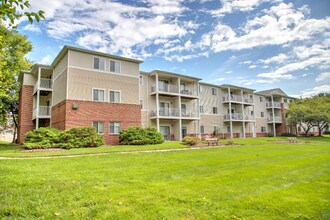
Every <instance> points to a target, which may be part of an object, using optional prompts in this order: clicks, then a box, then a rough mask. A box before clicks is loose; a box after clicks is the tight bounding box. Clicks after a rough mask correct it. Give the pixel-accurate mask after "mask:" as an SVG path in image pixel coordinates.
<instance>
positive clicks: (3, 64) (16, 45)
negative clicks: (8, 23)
mask: <svg viewBox="0 0 330 220" xmlns="http://www.w3.org/2000/svg"><path fill="white" fill-rule="evenodd" d="M31 50H32V45H31V43H30V42H29V41H28V40H27V37H26V36H23V35H21V34H19V33H18V32H17V31H15V30H8V29H7V28H5V27H4V26H1V25H0V51H1V53H0V113H1V120H2V123H3V122H6V120H7V118H8V115H9V116H11V117H12V118H13V122H14V124H15V131H16V129H17V113H18V112H17V109H18V93H19V85H18V82H17V79H18V75H19V73H20V71H21V70H23V69H30V67H31V63H30V62H29V61H28V60H26V59H25V58H24V56H25V55H26V54H27V53H28V52H30V51H31ZM14 138H15V137H14Z"/></svg>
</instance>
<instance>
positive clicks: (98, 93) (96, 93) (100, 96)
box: [93, 89, 104, 102]
mask: <svg viewBox="0 0 330 220" xmlns="http://www.w3.org/2000/svg"><path fill="white" fill-rule="evenodd" d="M93 101H98V102H104V90H103V89H93Z"/></svg>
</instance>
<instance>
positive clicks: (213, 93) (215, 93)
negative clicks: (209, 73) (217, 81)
mask: <svg viewBox="0 0 330 220" xmlns="http://www.w3.org/2000/svg"><path fill="white" fill-rule="evenodd" d="M211 90H212V95H218V91H217V88H214V87H212V89H211Z"/></svg>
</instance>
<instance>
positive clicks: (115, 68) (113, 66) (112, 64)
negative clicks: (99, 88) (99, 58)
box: [110, 60, 120, 73]
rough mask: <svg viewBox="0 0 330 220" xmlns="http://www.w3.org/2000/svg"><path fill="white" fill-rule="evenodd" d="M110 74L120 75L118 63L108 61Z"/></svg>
mask: <svg viewBox="0 0 330 220" xmlns="http://www.w3.org/2000/svg"><path fill="white" fill-rule="evenodd" d="M110 72H114V73H120V62H119V61H114V60H110Z"/></svg>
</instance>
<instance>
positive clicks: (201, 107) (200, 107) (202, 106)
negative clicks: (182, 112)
mask: <svg viewBox="0 0 330 220" xmlns="http://www.w3.org/2000/svg"><path fill="white" fill-rule="evenodd" d="M201 109H202V110H203V111H201ZM204 112H205V111H204V105H200V106H199V113H201V114H203V113H204Z"/></svg>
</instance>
